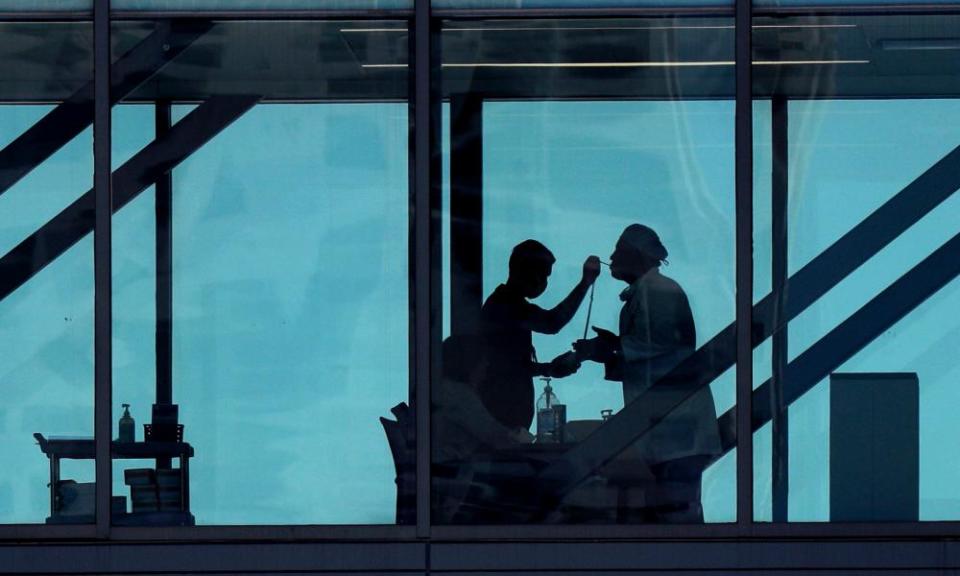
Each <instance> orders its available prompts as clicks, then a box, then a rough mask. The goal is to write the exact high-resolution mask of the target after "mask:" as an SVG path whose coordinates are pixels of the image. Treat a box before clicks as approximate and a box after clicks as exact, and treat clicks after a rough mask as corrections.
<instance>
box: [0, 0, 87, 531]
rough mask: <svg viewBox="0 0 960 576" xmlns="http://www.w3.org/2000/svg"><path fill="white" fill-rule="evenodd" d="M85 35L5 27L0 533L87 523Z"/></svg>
mask: <svg viewBox="0 0 960 576" xmlns="http://www.w3.org/2000/svg"><path fill="white" fill-rule="evenodd" d="M83 4H84V5H85V6H86V7H87V8H89V2H85V3H83ZM92 29H93V27H92V25H91V23H90V22H85V21H78V22H71V23H69V24H68V23H48V22H16V23H4V24H0V78H3V82H0V351H2V352H0V358H2V361H0V390H2V393H3V398H4V400H3V402H2V404H0V460H2V461H3V462H4V465H3V467H2V469H0V523H16V524H27V523H43V522H47V523H90V522H93V519H94V473H95V471H94V465H93V457H94V454H93V446H94V442H93V399H94V394H93V209H94V202H93V191H92V187H93V137H92V134H93V131H92V128H91V126H92V123H93V90H92V79H93V54H92V49H93V37H92V31H93V30H92ZM38 444H39V446H38Z"/></svg>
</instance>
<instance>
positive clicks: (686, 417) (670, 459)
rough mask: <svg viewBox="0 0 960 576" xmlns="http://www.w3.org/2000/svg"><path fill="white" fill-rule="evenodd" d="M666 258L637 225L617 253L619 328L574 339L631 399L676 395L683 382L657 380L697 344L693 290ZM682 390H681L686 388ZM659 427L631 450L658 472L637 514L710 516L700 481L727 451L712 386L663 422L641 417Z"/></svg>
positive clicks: (667, 518) (688, 518) (668, 518)
mask: <svg viewBox="0 0 960 576" xmlns="http://www.w3.org/2000/svg"><path fill="white" fill-rule="evenodd" d="M666 258H667V249H666V248H665V247H664V246H663V244H662V242H661V241H660V238H659V236H657V233H656V232H654V231H653V229H651V228H649V227H647V226H643V225H641V224H631V225H630V226H628V227H627V228H626V229H625V230H624V231H623V233H622V234H621V236H620V238H619V240H618V241H617V245H616V248H615V249H614V251H613V254H611V256H610V275H611V276H613V278H615V279H617V280H620V281H622V282H624V283H626V284H627V288H626V289H625V290H624V291H623V292H622V293H621V294H620V299H621V300H622V301H623V307H622V309H621V311H620V326H619V335H616V334H613V333H611V332H609V331H606V330H600V329H597V328H594V331H596V332H597V334H598V335H597V337H596V338H592V339H589V340H580V341H578V342H576V343H575V344H574V349H575V350H576V351H577V354H578V357H579V358H580V359H582V360H593V361H596V362H602V363H603V364H604V367H605V378H606V379H607V380H614V381H619V382H622V383H623V400H624V405H627V404H630V403H631V402H646V403H651V404H653V405H654V409H653V410H652V412H654V413H657V414H658V415H660V416H662V415H663V412H664V411H663V410H658V409H657V408H656V405H658V404H661V405H664V406H669V405H671V403H673V402H675V401H676V397H677V393H678V390H677V389H675V388H674V389H671V388H670V387H664V386H659V387H654V384H655V383H656V382H657V381H658V380H660V379H661V378H662V377H663V376H665V375H666V374H668V373H669V372H670V371H671V370H673V369H674V368H675V367H676V366H677V365H678V364H680V363H681V362H682V361H683V360H684V359H685V358H687V357H688V356H689V355H690V354H692V353H693V352H694V350H695V348H696V328H695V325H694V321H693V314H692V312H691V310H690V303H689V300H688V299H687V295H686V293H685V292H684V291H683V289H682V288H681V287H680V285H679V284H678V283H677V282H676V281H674V280H673V279H671V278H669V277H667V276H664V275H663V274H661V273H660V266H661V264H662V263H663V262H665V261H666ZM679 392H680V393H682V391H679ZM635 425H636V426H638V427H644V428H646V427H648V426H652V428H651V429H650V430H649V431H648V432H647V433H646V434H645V435H644V436H643V437H641V438H640V439H639V440H638V442H637V443H636V444H634V445H633V446H632V447H631V448H630V449H628V450H627V451H626V452H625V453H624V456H633V457H638V458H641V459H642V460H644V461H645V462H646V464H647V465H648V466H649V468H650V470H651V472H652V473H653V476H654V484H655V485H654V487H653V489H651V490H648V494H647V495H646V496H647V498H646V501H647V504H646V505H645V506H646V509H645V510H644V511H643V512H642V514H641V517H639V518H636V517H634V518H632V520H641V521H652V522H678V523H690V522H703V510H702V507H701V504H700V483H701V476H702V473H703V470H704V468H705V467H706V466H707V465H708V464H709V463H710V462H711V461H712V460H713V459H714V457H715V455H717V454H719V453H720V436H719V430H718V427H717V413H716V408H715V406H714V402H713V396H712V394H711V392H710V387H709V386H704V387H702V388H700V389H699V390H698V391H697V392H695V393H694V394H693V396H692V397H690V398H688V399H687V400H686V401H684V402H683V403H682V404H681V405H680V406H679V407H678V408H676V409H675V410H673V411H672V412H670V413H669V414H668V415H667V416H666V417H665V418H663V419H662V420H661V421H659V422H655V421H651V422H636V423H635Z"/></svg>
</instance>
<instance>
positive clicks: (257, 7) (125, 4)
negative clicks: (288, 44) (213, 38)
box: [110, 0, 413, 12]
mask: <svg viewBox="0 0 960 576" xmlns="http://www.w3.org/2000/svg"><path fill="white" fill-rule="evenodd" d="M110 7H111V8H112V9H114V10H127V11H159V10H170V11H181V12H182V11H188V12H248V11H253V12H269V11H277V10H323V11H325V12H329V11H337V10H397V9H412V8H413V0H112V1H111V2H110Z"/></svg>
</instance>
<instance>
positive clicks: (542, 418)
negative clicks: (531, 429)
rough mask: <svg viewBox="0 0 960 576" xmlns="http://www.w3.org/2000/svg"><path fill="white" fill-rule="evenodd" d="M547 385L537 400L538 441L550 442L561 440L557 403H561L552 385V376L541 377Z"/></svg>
mask: <svg viewBox="0 0 960 576" xmlns="http://www.w3.org/2000/svg"><path fill="white" fill-rule="evenodd" d="M541 380H543V381H544V382H545V383H546V385H545V386H544V388H543V394H541V395H540V398H539V399H538V400H537V442H540V443H544V444H549V443H554V442H559V441H560V438H559V432H560V431H559V426H558V424H559V423H558V422H557V409H556V407H557V404H559V403H560V401H559V400H557V397H556V396H555V395H554V393H553V387H551V386H550V378H541Z"/></svg>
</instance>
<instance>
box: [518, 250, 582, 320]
mask: <svg viewBox="0 0 960 576" xmlns="http://www.w3.org/2000/svg"><path fill="white" fill-rule="evenodd" d="M599 275H600V259H599V258H597V257H596V256H590V257H589V258H587V260H586V261H585V262H584V263H583V276H582V277H581V278H580V281H579V282H577V284H576V286H574V287H573V290H571V291H570V293H569V294H567V297H566V298H564V299H563V300H562V301H560V303H559V304H557V305H556V306H554V307H553V308H551V309H549V310H544V309H543V308H540V307H539V306H531V308H530V313H529V315H528V317H527V320H526V327H527V328H529V329H530V330H532V331H533V332H540V333H541V334H556V333H557V332H559V331H560V330H562V329H563V327H564V326H566V325H567V323H568V322H570V319H571V318H573V315H574V314H576V313H577V309H578V308H580V304H581V303H582V302H583V298H584V297H585V296H586V295H587V290H589V289H590V286H592V285H593V283H594V282H595V281H596V280H597V276H599Z"/></svg>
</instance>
